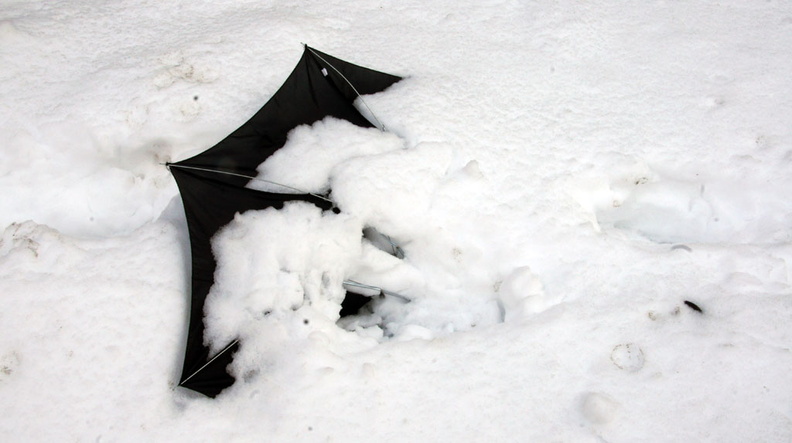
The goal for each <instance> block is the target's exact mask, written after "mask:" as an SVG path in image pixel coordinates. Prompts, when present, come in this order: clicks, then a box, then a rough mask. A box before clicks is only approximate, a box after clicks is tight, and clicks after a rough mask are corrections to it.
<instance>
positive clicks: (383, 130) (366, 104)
mask: <svg viewBox="0 0 792 443" xmlns="http://www.w3.org/2000/svg"><path fill="white" fill-rule="evenodd" d="M306 48H308V50H309V51H311V53H312V54H313V55H315V56H317V57H318V58H319V60H321V61H323V62H325V63H327V66H330V67H331V68H333V70H334V71H335V72H337V73H338V75H340V76H341V78H342V79H344V81H345V82H347V84H348V85H349V87H351V88H352V90H353V91H355V94H357V96H358V98H359V99H360V102H361V103H363V106H365V107H366V109H368V111H369V113H370V114H371V116H372V117H374V120H376V121H377V123H378V124H379V130H380V131H382V132H385V130H386V129H385V125H384V124H382V122H381V121H380V119H378V118H377V116H376V115H375V114H374V111H372V110H371V107H370V106H369V105H368V103H366V101H365V100H363V96H362V95H360V93H359V92H358V90H357V88H355V85H353V84H352V82H351V81H349V79H347V78H346V77H345V76H344V74H342V73H341V71H339V70H338V68H336V67H335V66H333V64H332V63H330V62H329V61H327V60H325V59H324V57H322V56H321V55H319V54H317V53H316V51H314V50H313V48H311V47H310V46H307V45H306Z"/></svg>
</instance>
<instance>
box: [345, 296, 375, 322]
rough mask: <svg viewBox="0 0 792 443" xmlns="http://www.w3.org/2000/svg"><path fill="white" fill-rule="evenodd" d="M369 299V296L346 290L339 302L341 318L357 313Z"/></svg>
mask: <svg viewBox="0 0 792 443" xmlns="http://www.w3.org/2000/svg"><path fill="white" fill-rule="evenodd" d="M371 300H372V298H371V297H368V296H365V295H360V294H355V293H354V292H349V291H347V293H346V297H344V301H342V302H341V318H344V317H349V316H350V315H357V313H358V312H360V310H361V309H362V308H363V306H366V305H367V304H368V303H369V302H370V301H371Z"/></svg>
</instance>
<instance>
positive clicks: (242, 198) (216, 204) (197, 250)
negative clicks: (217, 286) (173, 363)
mask: <svg viewBox="0 0 792 443" xmlns="http://www.w3.org/2000/svg"><path fill="white" fill-rule="evenodd" d="M171 173H172V174H173V176H174V178H175V179H176V183H177V185H178V186H179V192H180V193H181V197H182V200H183V202H184V212H185V215H186V217H187V226H188V229H189V232H190V247H191V257H192V298H191V305H190V323H189V329H188V333H187V346H186V350H185V355H184V366H183V368H182V376H181V380H180V381H181V382H184V381H185V379H187V378H188V377H189V380H187V382H185V383H180V384H182V385H183V386H185V387H188V388H190V389H194V390H197V391H199V392H203V393H204V394H206V395H209V396H215V395H217V394H218V393H219V392H220V391H221V390H222V389H224V388H226V387H228V386H230V385H231V384H232V383H233V382H234V379H233V377H231V376H230V375H228V374H227V373H226V369H225V368H226V366H227V365H228V364H229V363H230V362H231V359H232V355H233V350H235V349H236V347H235V348H234V349H232V350H229V351H227V352H226V353H224V354H223V355H222V356H221V357H220V358H217V359H216V360H214V361H213V362H212V363H211V364H210V365H208V366H206V367H205V368H203V369H201V367H202V366H204V365H205V364H206V363H207V362H208V361H209V359H210V356H209V350H208V349H207V348H206V346H204V344H203V334H204V322H203V317H204V303H205V301H206V296H207V295H208V294H209V290H210V289H211V287H212V285H213V284H214V273H215V269H216V267H217V262H216V261H215V257H214V254H213V253H212V243H211V241H212V237H213V236H214V235H215V233H217V231H219V230H220V228H222V227H223V226H225V225H227V224H228V223H229V222H231V220H233V219H234V215H236V214H237V213H243V212H245V211H248V210H252V209H266V208H270V207H272V208H276V209H279V208H282V207H283V204H284V203H286V202H289V201H305V202H309V203H313V204H315V205H317V206H319V207H320V208H322V209H330V208H331V207H332V204H331V203H330V202H328V201H326V200H322V199H320V198H318V197H315V196H312V195H306V194H274V193H269V192H261V191H256V190H253V189H248V188H242V187H239V186H236V185H234V184H229V183H227V182H226V177H228V176H226V175H221V174H217V173H212V172H204V171H192V170H186V169H179V168H178V167H177V166H175V165H172V166H171ZM199 369H200V372H198V373H197V374H196V371H199ZM193 374H195V375H193Z"/></svg>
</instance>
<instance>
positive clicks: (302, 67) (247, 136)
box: [177, 46, 401, 185]
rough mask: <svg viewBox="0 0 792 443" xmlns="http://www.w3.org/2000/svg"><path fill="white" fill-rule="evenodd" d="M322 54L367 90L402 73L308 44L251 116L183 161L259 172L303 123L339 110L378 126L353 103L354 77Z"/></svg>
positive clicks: (250, 173) (381, 86) (244, 172)
mask: <svg viewBox="0 0 792 443" xmlns="http://www.w3.org/2000/svg"><path fill="white" fill-rule="evenodd" d="M317 54H319V56H320V57H322V58H324V59H325V60H327V61H329V62H330V63H332V65H333V66H335V67H336V68H337V69H338V70H340V71H341V72H343V73H344V76H345V77H346V78H347V79H348V80H349V81H351V82H352V83H353V84H354V85H355V88H357V89H358V91H359V92H360V93H361V94H372V93H375V92H379V91H382V90H384V89H385V88H387V87H388V86H390V85H392V84H393V83H395V82H397V81H399V80H400V79H401V78H400V77H396V76H393V75H390V74H385V73H382V72H377V71H373V70H371V69H367V68H363V67H360V66H356V65H353V64H351V63H347V62H345V61H343V60H339V59H337V58H335V57H332V56H329V55H327V54H324V53H321V52H319V51H316V50H315V49H313V48H309V47H308V46H306V47H305V50H304V51H303V55H302V58H300V61H299V62H298V63H297V66H296V67H295V68H294V70H293V71H292V73H291V74H290V75H289V77H288V78H287V79H286V81H285V82H284V83H283V85H282V86H281V87H280V89H278V91H277V92H276V93H275V95H273V96H272V98H270V100H269V101H268V102H267V103H266V104H265V105H264V106H263V107H262V108H261V109H260V110H259V111H258V112H256V114H255V115H253V117H251V118H250V120H248V121H247V122H246V123H244V124H243V125H242V126H241V127H239V129H237V130H236V131H234V132H232V133H231V134H230V135H229V136H228V137H226V138H225V139H223V140H222V141H220V142H219V143H218V144H216V145H215V146H213V147H211V148H209V149H208V150H206V151H204V152H202V153H200V154H198V155H196V156H194V157H192V158H188V159H186V160H183V161H181V162H179V163H177V164H181V165H185V166H194V167H202V168H211V169H222V170H224V171H229V172H234V173H237V174H242V175H247V176H255V175H256V174H257V173H256V167H258V165H259V164H261V163H262V162H264V160H266V159H267V157H269V156H270V155H272V154H273V153H274V152H275V151H277V150H278V149H280V148H281V147H282V146H283V145H284V144H285V143H286V137H287V135H288V133H289V131H291V130H292V129H294V128H295V127H297V126H299V125H303V124H312V123H314V122H316V121H318V120H321V119H323V118H325V117H327V116H333V117H336V118H339V119H344V120H347V121H349V122H351V123H354V124H356V125H358V126H362V127H372V126H373V125H372V124H371V123H370V122H369V121H368V120H366V119H365V117H363V116H362V115H361V114H360V113H359V112H358V111H357V109H355V107H354V106H353V105H352V102H353V101H354V100H355V99H356V98H357V95H356V94H355V93H354V91H352V89H351V88H350V87H349V85H348V83H347V82H346V81H345V80H344V79H343V78H341V77H340V76H339V75H338V73H337V72H336V71H335V70H334V69H332V68H331V67H329V66H327V63H326V62H323V61H321V60H320V59H319V58H318V57H317ZM323 69H324V70H325V72H327V74H328V75H327V76H325V74H324V73H323V71H322V70H323ZM233 182H235V183H238V184H240V185H244V184H245V183H246V179H244V178H242V177H237V178H235V179H233Z"/></svg>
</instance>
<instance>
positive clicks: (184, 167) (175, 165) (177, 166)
mask: <svg viewBox="0 0 792 443" xmlns="http://www.w3.org/2000/svg"><path fill="white" fill-rule="evenodd" d="M165 166H167V167H169V168H182V169H192V170H195V171H203V172H214V173H216V174H225V175H231V176H234V177H242V178H247V179H250V180H254V181H259V182H264V183H269V184H271V185H275V186H281V187H284V188H286V189H291V190H292V191H297V192H299V193H300V194H307V195H312V196H314V197H316V198H320V199H322V200H324V201H327V202H330V203H333V201H332V200H330V199H329V198H327V197H324V196H322V195H319V194H314V193H313V192H305V191H303V190H302V189H299V188H295V187H294V186H289V185H284V184H282V183H278V182H274V181H270V180H264V179H263V178H258V177H251V176H249V175H245V174H239V173H236V172H228V171H223V170H221V169H211V168H199V167H197V166H185V165H177V164H176V163H165Z"/></svg>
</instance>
